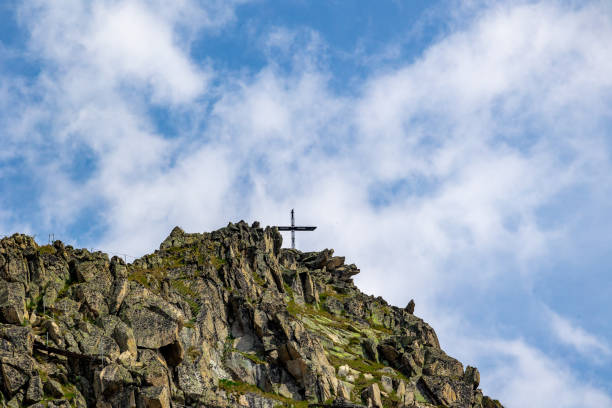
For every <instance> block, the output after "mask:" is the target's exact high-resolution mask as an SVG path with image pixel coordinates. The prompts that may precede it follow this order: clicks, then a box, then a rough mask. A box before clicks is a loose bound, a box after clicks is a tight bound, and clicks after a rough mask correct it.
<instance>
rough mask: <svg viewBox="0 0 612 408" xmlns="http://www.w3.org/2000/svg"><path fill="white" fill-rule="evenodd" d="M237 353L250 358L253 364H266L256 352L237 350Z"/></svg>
mask: <svg viewBox="0 0 612 408" xmlns="http://www.w3.org/2000/svg"><path fill="white" fill-rule="evenodd" d="M236 351H238V350H236ZM238 353H240V354H241V355H242V356H243V357H245V358H248V359H249V360H251V361H252V362H254V363H255V364H266V361H265V360H263V359H262V358H261V357H259V356H258V355H257V354H251V353H247V352H244V351H238Z"/></svg>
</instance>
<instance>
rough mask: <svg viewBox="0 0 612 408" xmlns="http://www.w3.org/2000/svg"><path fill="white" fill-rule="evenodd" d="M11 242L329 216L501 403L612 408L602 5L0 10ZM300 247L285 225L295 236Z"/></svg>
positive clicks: (336, 233)
mask: <svg viewBox="0 0 612 408" xmlns="http://www.w3.org/2000/svg"><path fill="white" fill-rule="evenodd" d="M0 20H1V21H0V23H1V24H0V141H1V142H2V149H0V234H5V235H6V234H11V233H13V232H17V231H19V232H26V233H30V234H35V235H36V237H37V240H38V241H39V242H41V243H45V242H46V241H47V237H48V234H49V233H54V234H55V237H56V238H60V239H62V240H63V241H65V242H67V243H70V244H73V245H77V246H85V247H90V248H100V249H103V250H106V251H111V252H115V253H122V254H129V255H132V256H140V255H142V254H145V253H147V252H150V251H152V250H154V249H155V248H156V247H157V246H158V245H159V243H160V242H161V241H162V240H163V239H164V237H165V236H166V235H167V234H168V233H169V231H170V230H171V229H172V227H173V226H175V225H180V226H182V227H183V228H184V229H185V230H187V231H209V230H212V229H216V228H218V227H221V226H224V225H225V224H226V223H227V222H228V221H230V220H231V221H238V220H240V219H245V220H248V221H253V220H259V221H261V222H262V223H263V224H264V225H279V224H284V223H286V222H288V211H289V209H290V208H295V209H296V214H297V220H298V223H305V224H315V225H318V226H319V228H318V229H317V230H316V231H315V232H313V233H311V234H301V235H300V236H299V237H298V246H299V247H300V248H301V249H303V250H317V249H323V248H326V247H333V248H335V250H336V253H338V254H341V255H346V256H347V258H348V261H349V262H354V263H356V264H357V265H358V266H359V267H360V268H361V270H362V273H361V274H360V275H358V276H357V279H356V280H357V283H358V285H359V286H360V287H361V288H362V290H363V291H364V292H366V293H372V294H376V295H382V296H383V297H385V298H386V299H388V300H389V301H390V302H391V303H393V304H396V305H399V306H404V305H405V304H406V303H407V302H408V301H409V300H410V299H411V298H414V299H415V301H416V305H417V306H416V314H417V315H419V316H422V317H423V318H424V319H426V320H427V321H428V322H430V323H431V324H432V325H433V326H434V328H435V329H436V331H437V333H438V335H439V337H440V340H441V343H442V345H443V347H444V348H445V350H447V351H448V352H449V354H451V355H453V356H455V357H457V358H459V359H460V360H461V361H463V362H464V363H465V364H470V365H476V366H478V367H479V368H480V370H481V373H482V387H483V388H484V391H485V392H486V393H488V394H491V395H493V396H495V397H497V398H499V399H500V400H501V401H502V402H503V403H504V404H505V405H507V406H508V407H526V406H537V407H604V406H612V368H610V367H612V365H611V364H610V363H611V362H612V344H611V341H610V338H612V323H611V319H610V312H609V311H610V309H611V307H610V306H611V301H610V293H612V278H610V267H609V265H610V264H611V261H612V255H611V252H610V250H609V243H610V242H611V241H612V218H611V217H610V214H611V213H612V212H611V211H612V199H611V198H610V197H612V183H611V178H610V174H612V173H611V170H612V160H611V159H612V158H611V153H612V143H611V138H610V133H611V130H612V109H611V108H610V107H611V106H612V75H610V72H612V47H610V41H609V38H612V6H611V5H610V3H609V2H607V1H580V2H573V1H504V2H497V1H484V0H483V1H477V0H474V1H469V2H465V1H464V2H459V1H456V2H455V1H437V2H436V1H427V2H426V1H410V2H407V1H406V2H403V1H378V2H371V1H350V2H349V1H339V0H334V1H314V2H313V1H311V2H307V1H301V0H285V1H276V2H274V1H265V0H255V1H248V0H234V1H197V0H177V1H174V2H165V1H161V0H149V1H145V0H100V1H97V2H88V1H85V0H58V1H53V2H47V1H42V0H24V1H21V2H17V1H5V2H3V3H2V5H0ZM285 238H286V241H287V242H288V238H289V237H285Z"/></svg>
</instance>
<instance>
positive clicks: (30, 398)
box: [25, 375, 44, 404]
mask: <svg viewBox="0 0 612 408" xmlns="http://www.w3.org/2000/svg"><path fill="white" fill-rule="evenodd" d="M43 396H44V390H43V383H42V381H41V379H40V377H39V376H38V375H35V376H32V377H30V382H29V384H28V389H27V391H26V394H25V402H26V403H28V404H32V403H35V402H38V401H40V400H42V399H43Z"/></svg>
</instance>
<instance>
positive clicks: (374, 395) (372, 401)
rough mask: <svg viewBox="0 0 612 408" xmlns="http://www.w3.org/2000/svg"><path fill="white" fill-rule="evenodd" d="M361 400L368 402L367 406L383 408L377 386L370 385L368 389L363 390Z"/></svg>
mask: <svg viewBox="0 0 612 408" xmlns="http://www.w3.org/2000/svg"><path fill="white" fill-rule="evenodd" d="M361 398H362V399H363V400H364V401H369V404H368V406H372V407H375V408H383V404H382V400H381V399H380V389H379V388H378V384H376V383H374V384H371V385H370V386H369V387H367V388H366V389H364V390H363V392H362V394H361Z"/></svg>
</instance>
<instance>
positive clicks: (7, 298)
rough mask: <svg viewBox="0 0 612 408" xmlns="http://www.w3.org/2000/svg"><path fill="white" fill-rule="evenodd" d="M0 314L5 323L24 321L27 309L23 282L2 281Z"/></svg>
mask: <svg viewBox="0 0 612 408" xmlns="http://www.w3.org/2000/svg"><path fill="white" fill-rule="evenodd" d="M0 315H1V316H2V321H3V322H4V323H11V324H22V323H23V321H24V319H25V318H26V316H27V311H26V302H25V288H24V286H23V284H22V283H21V282H5V281H0Z"/></svg>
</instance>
